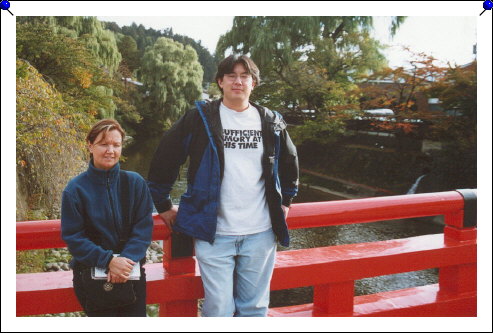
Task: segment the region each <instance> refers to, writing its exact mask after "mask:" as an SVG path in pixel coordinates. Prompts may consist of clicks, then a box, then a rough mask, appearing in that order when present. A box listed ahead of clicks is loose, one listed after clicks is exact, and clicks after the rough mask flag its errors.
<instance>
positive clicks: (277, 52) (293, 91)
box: [216, 16, 404, 112]
mask: <svg viewBox="0 0 493 333" xmlns="http://www.w3.org/2000/svg"><path fill="white" fill-rule="evenodd" d="M403 20H404V18H402V17H398V18H395V19H394V22H393V25H394V26H398V25H399V24H400V23H402V22H403ZM372 23H373V22H372V18H371V17H366V16H364V17H360V16H355V17H317V16H313V17H302V16H300V17H268V16H256V17H235V19H234V21H233V28H232V29H231V30H230V31H228V32H227V33H226V34H225V35H223V36H221V37H220V39H219V42H218V46H217V48H216V56H217V57H222V56H224V53H225V51H226V50H227V49H228V48H231V49H232V50H233V52H239V53H250V54H251V57H252V59H253V60H254V61H255V62H256V63H257V65H258V66H259V68H260V69H261V73H262V76H263V84H264V85H265V88H261V87H259V89H257V92H255V95H254V96H255V97H257V98H259V99H260V100H263V101H265V100H268V101H271V102H272V103H271V104H270V105H268V106H270V107H272V108H275V109H281V110H282V109H283V108H284V109H285V108H286V107H287V106H289V105H291V106H293V105H294V108H295V109H296V107H297V106H298V105H299V106H301V107H302V108H309V109H314V110H316V111H317V112H320V111H324V112H333V111H334V110H335V109H337V105H344V104H347V103H348V101H347V100H346V98H345V93H344V92H343V91H347V89H348V88H350V87H351V85H352V83H353V82H354V81H355V80H356V78H357V77H359V75H361V74H363V73H366V72H368V71H373V70H378V69H380V68H381V67H382V66H383V65H384V64H385V58H384V57H383V55H382V54H381V53H380V51H381V48H382V46H381V45H380V44H379V43H378V41H376V40H374V39H373V38H371V37H370V35H369V30H370V29H371V28H372ZM264 92H265V93H264ZM262 93H264V94H263V95H262ZM272 94H273V95H274V96H272ZM283 101H284V103H283Z"/></svg>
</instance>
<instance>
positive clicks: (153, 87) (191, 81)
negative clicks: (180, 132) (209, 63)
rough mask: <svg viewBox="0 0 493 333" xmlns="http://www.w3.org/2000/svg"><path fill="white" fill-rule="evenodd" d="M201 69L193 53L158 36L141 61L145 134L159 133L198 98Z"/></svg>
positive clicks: (189, 49)
mask: <svg viewBox="0 0 493 333" xmlns="http://www.w3.org/2000/svg"><path fill="white" fill-rule="evenodd" d="M202 75H203V70H202V67H201V66H200V63H199V62H198V60H197V53H196V52H195V50H194V49H193V48H192V47H190V46H183V45H182V44H180V43H178V42H175V41H173V40H171V39H169V38H165V37H160V38H158V39H157V41H156V43H155V44H154V45H153V46H152V47H149V48H148V49H147V50H146V53H145V54H144V57H143V59H142V69H141V76H142V81H143V83H144V85H145V87H146V90H148V91H149V96H148V97H147V98H146V99H145V100H146V104H147V108H146V109H147V110H146V112H147V113H146V114H144V115H143V116H144V120H143V123H144V125H145V126H146V127H145V128H146V129H147V130H149V131H148V132H147V133H148V134H158V133H161V132H162V130H163V129H164V128H166V126H167V125H166V124H167V123H169V122H170V121H174V120H176V119H178V117H179V116H181V115H182V114H183V113H184V112H185V111H186V110H187V109H188V108H189V107H190V106H191V105H192V103H193V101H194V100H197V99H199V98H200V94H201V83H202Z"/></svg>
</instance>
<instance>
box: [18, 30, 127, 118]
mask: <svg viewBox="0 0 493 333" xmlns="http://www.w3.org/2000/svg"><path fill="white" fill-rule="evenodd" d="M16 53H17V57H18V58H19V59H24V60H27V61H28V62H29V63H30V64H31V65H33V66H34V67H35V68H36V69H37V70H38V71H39V72H40V73H41V74H42V75H43V76H44V77H45V78H46V80H47V81H49V82H50V83H51V84H52V85H53V86H54V87H55V88H56V89H57V90H58V91H59V92H61V93H62V94H63V96H64V100H65V102H66V103H68V104H70V105H71V106H73V107H74V108H76V109H77V110H79V111H80V112H85V113H89V114H92V115H97V114H99V115H100V116H102V117H103V116H104V117H113V116H114V111H115V109H116V106H115V104H114V97H113V96H112V91H113V87H114V86H115V85H117V84H118V83H119V82H115V81H113V80H112V79H111V78H110V77H109V76H108V74H107V73H105V71H104V70H103V69H102V68H100V67H99V66H98V65H97V61H95V58H94V56H93V55H92V54H91V53H90V52H89V51H88V50H87V48H86V46H85V45H84V44H83V43H81V42H80V41H79V40H76V39H74V38H71V37H67V36H64V35H61V34H54V33H53V29H52V28H51V27H50V26H47V25H46V24H37V23H36V24H26V23H21V24H17V49H16Z"/></svg>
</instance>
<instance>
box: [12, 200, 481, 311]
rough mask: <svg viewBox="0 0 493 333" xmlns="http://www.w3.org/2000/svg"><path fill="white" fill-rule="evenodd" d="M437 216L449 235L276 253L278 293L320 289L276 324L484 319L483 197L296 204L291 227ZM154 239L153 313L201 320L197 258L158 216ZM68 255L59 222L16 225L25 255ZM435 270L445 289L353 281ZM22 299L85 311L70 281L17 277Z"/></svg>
mask: <svg viewBox="0 0 493 333" xmlns="http://www.w3.org/2000/svg"><path fill="white" fill-rule="evenodd" d="M436 215H443V216H444V221H445V227H444V231H443V233H441V234H434V235H425V236H417V237H411V238H404V239H393V240H386V241H378V242H371V243H359V244H348V245H337V246H329V247H319V248H312V249H301V250H291V251H282V252H278V253H277V260H276V266H275V269H274V275H273V278H272V282H271V290H281V289H290V288H298V287H306V286H313V287H314V288H313V302H312V303H310V304H304V305H297V306H287V307H280V308H271V309H270V310H269V316H284V317H289V316H291V317H311V316H318V317H328V316H341V317H342V316H344V317H347V316H355V317H360V316H399V317H406V316H407V317H410V316H412V317H445V316H455V317H457V316H463V317H473V316H476V315H477V304H476V303H477V282H476V270H477V257H476V236H477V231H476V220H477V217H476V215H477V214H476V190H458V191H449V192H439V193H426V194H413V195H401V196H388V197H377V198H367V199H354V200H344V201H330V202H318V203H302V204H293V205H292V208H291V210H290V212H289V218H288V221H287V222H288V225H289V228H290V229H301V228H314V227H323V226H333V225H342V224H354V223H368V222H376V221H381V220H393V219H404V218H414V217H424V216H436ZM409 223H416V222H413V221H410V222H409ZM152 238H153V240H163V241H164V249H163V250H164V255H163V263H162V264H161V263H156V264H148V265H146V266H145V267H146V275H147V303H148V304H159V315H160V316H174V317H183V316H188V317H195V316H197V314H198V307H197V300H198V299H200V298H203V297H204V291H203V287H202V282H201V279H200V274H199V271H198V268H197V264H196V262H195V258H194V257H187V258H173V257H172V253H171V252H172V251H171V237H170V231H169V230H168V229H167V227H165V224H164V223H163V221H162V220H161V218H160V217H159V216H158V215H155V216H154V232H153V237H152ZM60 247H66V244H65V243H64V242H63V241H62V239H61V237H60V220H51V221H27V222H18V223H17V250H20V251H23V250H31V249H46V248H60ZM430 268H438V270H439V281H438V283H437V284H432V285H426V286H421V287H415V288H408V289H402V290H395V291H388V292H381V293H377V294H372V295H364V296H356V297H355V296H354V281H355V280H359V279H363V278H369V277H374V276H380V275H388V274H397V273H403V272H410V271H419V270H424V269H430ZM16 299H17V316H25V315H37V314H48V313H62V312H73V311H81V310H82V309H81V307H80V305H79V303H78V301H77V298H76V296H75V294H74V291H73V288H72V272H71V271H59V272H46V273H30V274H17V285H16Z"/></svg>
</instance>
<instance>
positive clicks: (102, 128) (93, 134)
mask: <svg viewBox="0 0 493 333" xmlns="http://www.w3.org/2000/svg"><path fill="white" fill-rule="evenodd" d="M113 130H117V131H118V132H120V134H121V135H122V142H123V141H124V140H125V131H124V130H123V128H122V127H121V125H120V124H119V123H118V121H116V120H115V119H102V120H100V121H98V122H97V123H96V124H94V126H92V128H91V130H90V131H89V133H88V134H87V136H86V141H87V143H90V144H93V143H94V141H95V140H96V138H97V137H98V135H99V133H101V132H103V137H102V139H104V138H105V137H106V134H108V132H109V131H113Z"/></svg>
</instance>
